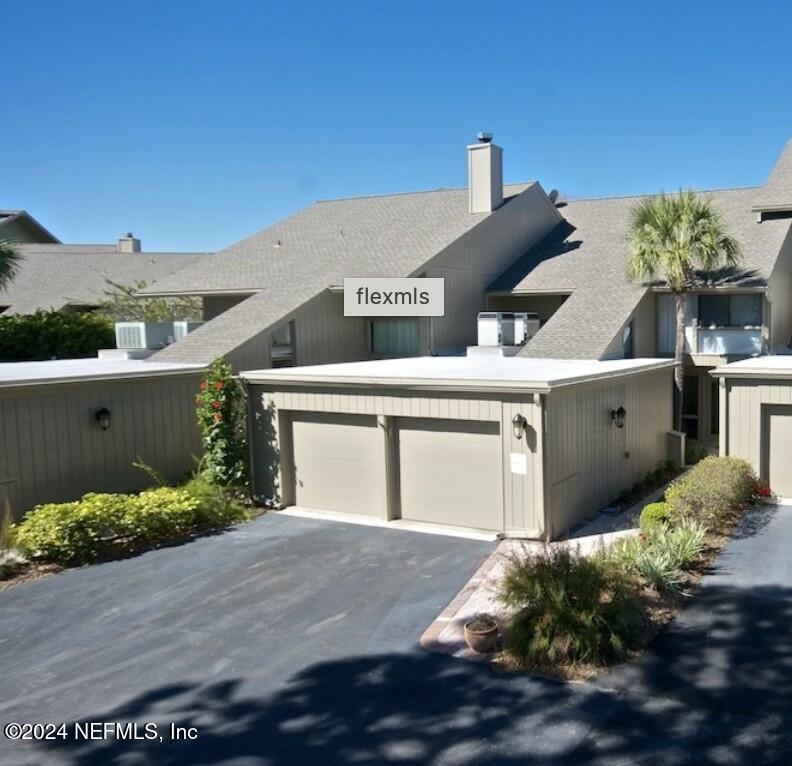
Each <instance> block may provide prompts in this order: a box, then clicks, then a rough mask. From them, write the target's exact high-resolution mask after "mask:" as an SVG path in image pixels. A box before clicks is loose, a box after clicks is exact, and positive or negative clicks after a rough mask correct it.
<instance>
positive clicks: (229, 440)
mask: <svg viewBox="0 0 792 766" xmlns="http://www.w3.org/2000/svg"><path fill="white" fill-rule="evenodd" d="M195 403H196V415H197V418H198V428H199V430H200V432H201V441H202V443H203V449H204V456H203V461H202V470H203V472H205V473H206V475H207V476H208V478H209V479H210V481H212V482H213V483H215V484H221V485H224V486H230V485H244V484H245V482H246V481H247V437H246V421H245V407H244V401H243V392H242V388H241V387H240V385H239V383H238V382H237V381H236V380H235V379H234V376H233V374H232V372H231V367H230V366H229V365H228V364H227V363H226V362H225V361H224V360H223V359H215V360H214V362H212V364H211V365H210V366H209V369H208V370H207V371H206V374H205V375H204V379H203V380H202V381H201V386H200V393H198V395H197V396H196V397H195Z"/></svg>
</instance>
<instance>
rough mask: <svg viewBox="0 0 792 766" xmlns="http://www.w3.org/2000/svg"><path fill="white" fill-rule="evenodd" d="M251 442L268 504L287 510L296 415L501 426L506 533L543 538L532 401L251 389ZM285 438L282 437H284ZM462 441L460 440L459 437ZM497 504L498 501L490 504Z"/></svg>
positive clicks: (536, 413) (258, 483) (258, 487)
mask: <svg viewBox="0 0 792 766" xmlns="http://www.w3.org/2000/svg"><path fill="white" fill-rule="evenodd" d="M251 399H252V402H253V408H252V414H253V419H252V440H253V453H254V464H253V472H254V486H255V492H256V496H257V497H258V498H259V499H261V500H263V499H265V498H275V499H276V500H277V501H279V502H283V503H284V504H289V503H290V502H293V499H292V498H291V497H290V492H291V489H290V487H291V484H292V479H291V476H290V474H289V471H290V466H289V465H288V462H287V461H286V460H284V459H282V455H283V454H285V453H287V452H288V447H287V446H285V444H286V441H285V439H288V436H286V437H285V439H284V438H283V437H284V436H285V432H286V431H288V427H287V425H286V423H287V418H288V413H291V412H334V413H345V414H357V415H378V416H380V417H385V418H388V419H393V420H392V421H389V422H395V423H396V424H398V422H399V419H400V418H430V419H448V420H455V421H463V420H467V421H490V422H496V423H498V424H499V425H500V431H501V434H502V454H503V476H504V477H505V478H504V479H503V485H504V486H503V498H502V502H503V506H504V510H505V528H506V529H507V530H512V531H522V532H525V533H527V534H528V535H529V536H532V537H538V536H540V535H541V534H542V521H543V517H544V514H543V511H542V510H541V509H542V486H541V481H540V479H541V475H542V470H541V467H540V466H541V464H540V461H541V445H542V438H541V433H542V429H541V422H542V416H541V405H540V403H539V401H538V397H537V398H536V401H534V397H533V396H531V395H530V394H524V395H523V396H522V397H516V398H514V397H503V396H496V395H491V396H485V395H480V396H476V395H472V394H471V395H464V394H456V393H454V394H443V393H436V394H431V393H423V392H420V393H413V392H408V391H403V390H393V389H391V390H383V391H377V392H376V393H371V392H370V390H369V389H363V388H361V389H327V390H318V389H313V388H300V387H297V386H295V387H291V388H287V389H279V390H277V391H273V390H268V389H267V387H265V386H252V387H251ZM518 412H519V413H521V414H523V416H524V417H525V418H526V420H527V421H528V425H529V428H528V429H527V434H526V438H524V439H522V440H519V441H518V440H516V439H515V438H514V435H513V433H512V422H511V421H512V418H513V417H514V415H515V414H516V413H518ZM279 437H280V438H279ZM460 438H462V437H461V436H460ZM510 452H518V453H522V454H525V455H526V456H527V461H526V462H527V474H526V475H519V474H512V473H511V469H510ZM493 502H497V503H500V502H501V498H500V497H498V498H493Z"/></svg>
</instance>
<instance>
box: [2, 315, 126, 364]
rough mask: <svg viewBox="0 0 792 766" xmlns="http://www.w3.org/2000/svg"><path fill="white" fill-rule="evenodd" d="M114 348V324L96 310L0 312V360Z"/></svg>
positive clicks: (45, 357) (58, 356)
mask: <svg viewBox="0 0 792 766" xmlns="http://www.w3.org/2000/svg"><path fill="white" fill-rule="evenodd" d="M100 348H115V333H114V330H113V324H112V322H110V321H109V320H108V319H106V318H104V317H101V316H97V315H95V314H87V313H78V314H67V313H64V312H61V311H37V312H36V313H35V314H10V315H8V316H6V315H2V316H0V362H35V361H45V360H48V359H78V358H81V357H90V356H96V352H97V351H98V350H99V349H100Z"/></svg>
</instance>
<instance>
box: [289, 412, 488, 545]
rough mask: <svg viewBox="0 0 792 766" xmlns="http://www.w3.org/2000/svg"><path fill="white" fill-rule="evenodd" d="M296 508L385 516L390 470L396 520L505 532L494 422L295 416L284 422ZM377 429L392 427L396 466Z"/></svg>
mask: <svg viewBox="0 0 792 766" xmlns="http://www.w3.org/2000/svg"><path fill="white" fill-rule="evenodd" d="M289 421H290V424H291V440H292V456H293V458H292V461H291V463H292V465H291V469H292V471H293V480H294V503H295V504H296V505H298V506H301V507H304V508H313V509H321V510H330V511H337V512H341V513H355V514H366V515H370V516H376V517H380V518H384V517H387V516H388V510H387V498H388V463H389V460H391V461H392V462H393V463H394V466H393V468H394V473H395V475H394V477H393V478H394V479H395V481H394V482H393V483H394V485H395V487H396V491H397V492H398V501H397V502H398V504H399V507H400V511H401V513H400V518H403V519H409V520H411V521H422V522H429V523H435V524H446V525H461V526H467V527H475V528H478V529H486V530H497V531H499V530H501V529H502V528H503V514H502V505H503V504H502V501H501V498H500V493H501V487H502V470H501V461H502V451H501V438H500V429H499V426H498V423H494V422H476V421H457V420H450V419H449V420H439V419H431V418H425V419H424V418H396V419H394V421H395V422H392V423H390V424H383V423H381V422H378V419H377V417H376V416H373V415H353V414H331V413H317V412H296V413H293V414H292V415H291V416H290V417H289ZM383 428H393V429H394V430H395V439H396V445H397V450H396V452H397V455H394V456H393V457H397V458H398V459H396V460H392V458H391V456H389V455H388V449H387V444H388V440H387V439H383V433H382V430H383Z"/></svg>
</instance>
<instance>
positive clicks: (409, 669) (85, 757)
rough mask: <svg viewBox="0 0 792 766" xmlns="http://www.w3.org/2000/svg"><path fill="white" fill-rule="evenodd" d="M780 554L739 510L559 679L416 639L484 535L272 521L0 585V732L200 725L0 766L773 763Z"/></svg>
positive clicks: (789, 519) (784, 703)
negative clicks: (434, 649)
mask: <svg viewBox="0 0 792 766" xmlns="http://www.w3.org/2000/svg"><path fill="white" fill-rule="evenodd" d="M790 546H792V509H782V510H781V511H779V512H778V513H773V512H771V511H765V512H762V513H759V514H754V515H752V517H751V519H750V521H749V523H748V524H746V525H745V527H744V529H743V532H742V533H741V534H740V536H739V538H738V539H736V540H735V541H734V542H733V543H732V544H731V546H730V547H729V549H728V551H727V553H726V554H725V555H724V557H723V558H722V560H721V562H720V565H719V567H718V569H717V571H716V572H714V573H713V574H712V575H711V576H708V577H707V578H705V582H704V584H703V587H702V590H701V595H700V598H699V599H697V600H696V601H695V602H693V604H692V605H691V607H690V608H688V609H686V610H685V612H684V613H683V615H682V618H681V619H680V620H679V621H678V622H677V623H676V624H675V625H674V627H673V628H672V629H671V630H669V631H667V632H666V633H665V634H664V636H663V637H662V638H661V640H660V641H659V642H657V644H656V645H655V647H654V648H653V650H652V651H651V652H649V653H647V654H646V655H645V657H644V658H643V659H642V660H641V661H640V662H638V663H636V664H634V665H632V666H628V667H625V668H622V669H618V670H617V671H615V672H613V673H611V674H610V675H609V676H606V677H605V678H603V679H601V680H600V681H599V682H598V684H562V683H557V682H553V681H549V680H543V679H540V678H534V677H530V676H525V675H506V674H501V673H497V672H494V671H492V670H490V669H489V668H488V667H486V666H482V665H477V664H475V663H471V662H465V661H460V660H455V659H452V658H448V657H443V656H440V655H433V654H429V653H426V652H424V651H422V650H420V649H419V648H418V646H417V641H418V637H419V636H420V634H421V632H422V631H423V630H424V628H425V627H426V626H427V625H428V624H429V623H430V622H431V620H432V619H433V618H434V617H435V616H436V614H437V612H438V611H440V610H441V609H442V608H443V607H444V606H445V604H446V603H447V602H448V601H449V600H450V599H451V598H452V597H453V596H454V595H455V593H456V592H457V591H458V590H459V588H460V587H461V586H462V585H463V584H464V582H465V581H466V580H467V577H468V576H469V575H470V574H471V573H472V571H473V570H474V569H475V568H476V565H477V564H478V563H479V561H480V560H481V558H482V557H483V556H484V555H486V554H487V553H488V552H489V551H490V550H491V549H492V545H491V544H488V543H480V542H472V541H468V540H460V539H455V538H448V537H440V536H430V535H422V534H416V533H410V532H403V531H395V530H387V529H378V528H372V527H359V526H350V525H344V524H334V523H330V522H318V521H313V520H306V519H298V518H289V517H284V516H280V517H279V516H277V515H271V516H267V517H264V518H262V519H259V520H258V521H256V522H254V523H252V524H248V525H244V526H242V527H240V528H239V529H237V530H235V531H233V532H230V533H227V534H224V535H220V536H216V537H211V538H204V539H202V540H198V541H195V542H193V543H190V544H188V545H185V546H182V547H179V548H172V549H164V550H160V551H154V552H151V553H148V554H145V555H143V556H140V557H138V558H135V559H130V560H128V561H122V562H114V563H110V564H103V565H101V566H96V567H89V568H86V569H83V570H79V571H74V572H69V573H67V574H64V575H60V576H57V577H53V578H49V579H47V580H41V581H38V582H33V583H29V584H26V585H23V586H20V587H18V588H14V589H12V590H9V591H7V592H4V593H0V688H1V689H2V693H1V694H0V722H2V723H4V724H5V723H7V722H9V721H19V722H36V721H38V722H60V721H67V722H74V721H82V722H84V721H102V722H104V721H112V722H119V723H126V722H138V723H141V724H142V723H146V722H156V723H158V724H160V729H159V730H158V731H160V732H162V731H164V732H168V729H167V728H166V724H168V723H170V722H175V723H177V724H178V725H180V726H183V727H188V726H191V727H195V728H196V729H197V731H198V739H197V740H196V741H193V742H173V741H170V740H169V739H168V738H167V736H166V737H165V740H164V741H163V742H159V741H118V740H104V741H102V740H99V741H80V742H74V741H71V742H55V743H49V744H48V745H32V744H28V743H25V744H21V743H9V742H8V741H6V740H4V739H2V738H1V737H0V763H3V764H4V765H5V764H19V763H24V764H47V763H57V764H94V763H96V764H100V763H101V764H125V765H126V764H154V765H155V766H158V765H159V764H182V763H190V764H215V763H223V764H235V766H239V765H241V764H245V765H246V766H247V765H248V764H250V765H252V764H256V766H259V765H261V764H267V765H269V764H273V765H274V764H279V765H280V764H283V765H284V766H285V765H286V764H288V765H289V766H302V764H306V765H307V764H454V765H456V764H477V765H482V764H483V765H490V764H493V765H494V764H512V763H514V764H517V763H520V764H526V763H527V764H583V763H586V764H617V763H619V764H634V763H646V764H666V763H668V764H672V763H673V764H677V763H691V764H694V763H695V764H698V763H724V764H732V763H746V764H756V763H762V764H765V763H767V764H769V763H784V764H786V763H789V752H791V751H792V750H791V748H792V734H790V732H792V700H790V694H792V692H791V691H790V690H792V647H790V644H789V637H790V635H792V581H790V578H792V572H791V571H790V566H789V555H788V552H789V550H790Z"/></svg>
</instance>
